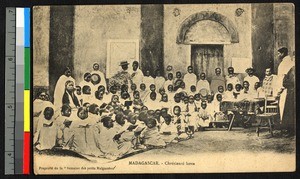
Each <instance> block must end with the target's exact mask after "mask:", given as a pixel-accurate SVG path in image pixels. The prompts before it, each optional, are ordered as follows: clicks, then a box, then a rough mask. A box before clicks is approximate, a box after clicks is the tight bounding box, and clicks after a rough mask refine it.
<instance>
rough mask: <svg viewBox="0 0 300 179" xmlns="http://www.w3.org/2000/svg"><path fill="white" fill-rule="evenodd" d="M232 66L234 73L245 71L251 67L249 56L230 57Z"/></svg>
mask: <svg viewBox="0 0 300 179" xmlns="http://www.w3.org/2000/svg"><path fill="white" fill-rule="evenodd" d="M232 67H233V68H234V72H235V73H246V72H245V70H246V69H247V68H249V67H252V60H251V59H250V58H232Z"/></svg>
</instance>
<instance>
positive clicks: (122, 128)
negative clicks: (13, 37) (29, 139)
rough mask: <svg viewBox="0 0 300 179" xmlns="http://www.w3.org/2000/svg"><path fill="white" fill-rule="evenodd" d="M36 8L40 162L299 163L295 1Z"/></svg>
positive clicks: (94, 166) (132, 168)
mask: <svg viewBox="0 0 300 179" xmlns="http://www.w3.org/2000/svg"><path fill="white" fill-rule="evenodd" d="M32 11H33V144H32V145H33V150H34V162H33V165H34V172H35V174H106V173H115V174H121V173H228V172H293V171H295V168H296V135H295V130H296V109H295V60H296V59H295V7H294V5H293V4H291V3H266V4H263V3H260V4H168V5H164V4H155V5H147V4H143V5H137V4H135V5H88V6H84V5H78V6H34V7H33V10H32Z"/></svg>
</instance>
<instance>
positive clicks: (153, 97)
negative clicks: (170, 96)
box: [144, 91, 160, 110]
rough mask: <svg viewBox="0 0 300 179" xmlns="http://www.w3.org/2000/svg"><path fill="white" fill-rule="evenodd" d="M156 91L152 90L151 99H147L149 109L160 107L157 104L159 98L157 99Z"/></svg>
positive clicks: (146, 103)
mask: <svg viewBox="0 0 300 179" xmlns="http://www.w3.org/2000/svg"><path fill="white" fill-rule="evenodd" d="M156 95H157V94H156V92H154V91H152V92H151V93H150V95H149V97H150V98H149V99H147V100H146V102H145V103H144V104H145V106H147V107H148V109H152V110H156V109H159V108H160V107H159V106H158V105H157V104H158V102H159V101H158V100H157V99H156Z"/></svg>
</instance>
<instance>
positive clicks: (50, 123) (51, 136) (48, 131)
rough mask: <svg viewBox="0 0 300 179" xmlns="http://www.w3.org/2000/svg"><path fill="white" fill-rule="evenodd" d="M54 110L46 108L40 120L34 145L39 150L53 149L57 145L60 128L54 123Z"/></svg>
mask: <svg viewBox="0 0 300 179" xmlns="http://www.w3.org/2000/svg"><path fill="white" fill-rule="evenodd" d="M53 115H54V109H53V108H52V107H46V108H45V109H44V111H43V117H42V118H40V119H39V121H38V125H37V129H36V132H35V134H34V138H33V144H34V146H35V147H36V149H38V150H45V149H52V148H53V147H54V146H55V145H56V139H57V134H58V126H57V125H56V124H55V123H54V120H55V119H54V118H53Z"/></svg>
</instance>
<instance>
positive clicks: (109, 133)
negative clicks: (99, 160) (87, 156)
mask: <svg viewBox="0 0 300 179" xmlns="http://www.w3.org/2000/svg"><path fill="white" fill-rule="evenodd" d="M101 122H102V124H103V126H102V127H101V129H100V134H99V135H98V138H99V140H98V146H99V149H100V151H102V152H103V153H104V156H105V157H106V158H109V159H112V160H115V159H117V158H120V157H122V156H124V155H125V154H127V153H129V152H130V151H132V144H131V142H125V141H124V142H120V143H117V142H115V141H116V139H117V137H116V135H117V136H118V134H117V131H116V130H115V129H114V122H113V120H112V119H111V117H109V116H102V119H101Z"/></svg>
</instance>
